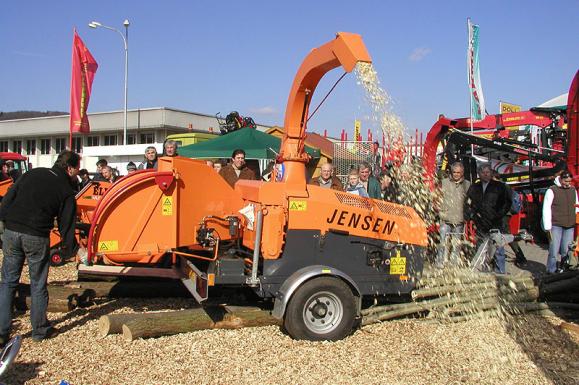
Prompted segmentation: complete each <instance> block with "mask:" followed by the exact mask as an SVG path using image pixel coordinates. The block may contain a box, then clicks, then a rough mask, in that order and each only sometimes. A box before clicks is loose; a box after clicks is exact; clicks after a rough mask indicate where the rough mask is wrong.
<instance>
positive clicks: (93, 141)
mask: <svg viewBox="0 0 579 385" xmlns="http://www.w3.org/2000/svg"><path fill="white" fill-rule="evenodd" d="M98 145H99V137H98V136H89V137H88V138H86V146H87V147H91V146H98Z"/></svg>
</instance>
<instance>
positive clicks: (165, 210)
mask: <svg viewBox="0 0 579 385" xmlns="http://www.w3.org/2000/svg"><path fill="white" fill-rule="evenodd" d="M161 214H162V215H173V197H163V198H161Z"/></svg>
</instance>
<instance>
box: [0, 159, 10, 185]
mask: <svg viewBox="0 0 579 385" xmlns="http://www.w3.org/2000/svg"><path fill="white" fill-rule="evenodd" d="M8 179H12V178H11V177H10V173H9V172H8V164H6V162H5V161H3V160H1V161H0V182H3V181H5V180H8Z"/></svg>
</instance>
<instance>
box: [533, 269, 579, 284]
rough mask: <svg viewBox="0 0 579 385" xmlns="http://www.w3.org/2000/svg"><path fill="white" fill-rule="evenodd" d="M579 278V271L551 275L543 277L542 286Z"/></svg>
mask: <svg viewBox="0 0 579 385" xmlns="http://www.w3.org/2000/svg"><path fill="white" fill-rule="evenodd" d="M577 276H579V270H571V271H565V272H563V273H560V274H549V275H544V276H543V277H541V283H542V284H548V283H551V282H556V281H561V280H564V279H570V278H573V277H577Z"/></svg>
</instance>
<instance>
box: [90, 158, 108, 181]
mask: <svg viewBox="0 0 579 385" xmlns="http://www.w3.org/2000/svg"><path fill="white" fill-rule="evenodd" d="M108 164H109V162H107V160H106V159H99V160H98V161H97V162H96V168H97V170H96V171H97V173H96V175H95V176H94V178H93V179H92V180H94V181H95V182H106V181H107V180H106V179H105V177H104V176H103V169H104V168H105V167H107V166H108Z"/></svg>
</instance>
